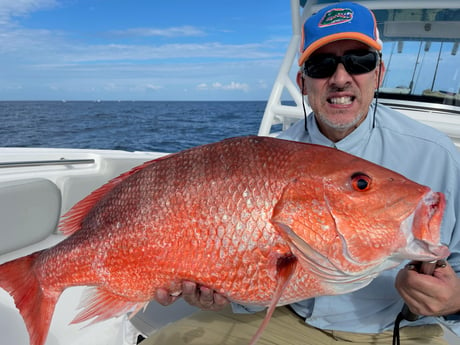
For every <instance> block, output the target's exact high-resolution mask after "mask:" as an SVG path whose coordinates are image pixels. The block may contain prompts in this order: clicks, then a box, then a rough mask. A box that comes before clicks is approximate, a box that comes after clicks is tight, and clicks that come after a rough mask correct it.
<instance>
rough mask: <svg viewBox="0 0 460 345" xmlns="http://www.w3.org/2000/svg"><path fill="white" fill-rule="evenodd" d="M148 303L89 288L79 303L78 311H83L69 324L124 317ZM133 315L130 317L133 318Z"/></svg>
mask: <svg viewBox="0 0 460 345" xmlns="http://www.w3.org/2000/svg"><path fill="white" fill-rule="evenodd" d="M147 303H148V302H139V301H132V300H129V299H128V298H127V297H123V296H120V295H115V294H113V293H111V292H110V291H107V290H104V289H98V288H91V289H89V291H88V292H85V295H84V297H83V299H82V301H81V302H80V306H79V308H80V309H83V310H82V311H81V312H80V313H79V314H78V315H77V316H76V317H75V318H74V319H73V320H72V322H71V324H75V323H80V322H83V321H88V320H91V319H93V320H92V322H91V323H90V324H89V325H91V324H93V323H96V322H100V321H104V320H107V319H110V318H112V317H117V316H121V315H124V314H126V313H128V312H130V311H134V313H137V312H138V311H140V310H141V309H142V308H143V307H144V306H145V305H146V304H147ZM133 316H134V315H131V317H133Z"/></svg>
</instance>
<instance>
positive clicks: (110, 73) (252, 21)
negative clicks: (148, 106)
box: [0, 0, 292, 100]
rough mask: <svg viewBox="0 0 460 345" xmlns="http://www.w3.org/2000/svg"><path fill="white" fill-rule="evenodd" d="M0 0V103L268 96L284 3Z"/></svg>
mask: <svg viewBox="0 0 460 345" xmlns="http://www.w3.org/2000/svg"><path fill="white" fill-rule="evenodd" d="M260 4H261V1H256V0H220V1H210V0H195V1H189V0H165V1H160V0H0V80H1V83H0V100H266V99H267V98H268V96H269V94H270V91H271V86H272V84H273V81H274V79H275V78H276V75H277V73H278V70H279V67H280V64H281V60H282V58H283V56H284V53H285V51H286V48H287V45H288V43H289V39H290V37H291V33H292V31H291V14H290V7H289V1H287V0H266V1H264V5H263V6H261V5H260Z"/></svg>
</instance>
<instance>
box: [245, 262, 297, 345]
mask: <svg viewBox="0 0 460 345" xmlns="http://www.w3.org/2000/svg"><path fill="white" fill-rule="evenodd" d="M296 267H297V258H296V257H295V256H294V255H292V254H287V255H285V256H282V257H280V258H279V259H278V262H277V267H276V268H277V281H278V284H277V286H276V290H275V293H274V294H273V298H272V301H271V302H270V305H269V306H268V309H267V314H266V315H265V318H264V319H263V321H262V323H261V324H260V326H259V329H258V330H257V332H256V334H254V336H253V337H252V339H251V341H250V343H249V345H255V344H256V343H257V341H258V340H259V339H260V337H261V336H262V333H263V331H264V330H265V328H266V327H267V326H268V323H269V322H270V319H271V317H272V315H273V312H274V311H275V309H276V307H277V306H278V303H279V300H280V299H281V296H282V295H283V292H284V290H285V288H286V286H287V284H288V283H289V281H290V279H291V277H292V275H293V274H294V272H295V269H296Z"/></svg>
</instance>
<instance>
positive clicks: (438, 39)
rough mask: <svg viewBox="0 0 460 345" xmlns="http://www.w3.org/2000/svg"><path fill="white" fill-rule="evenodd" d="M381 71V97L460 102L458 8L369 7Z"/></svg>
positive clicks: (459, 22)
mask: <svg viewBox="0 0 460 345" xmlns="http://www.w3.org/2000/svg"><path fill="white" fill-rule="evenodd" d="M374 13H375V16H376V19H377V22H378V26H379V31H380V36H381V38H382V41H383V42H384V45H383V60H384V62H385V66H386V73H385V77H384V79H383V84H382V88H381V89H380V95H381V97H384V98H385V97H391V98H401V99H408V100H418V101H426V102H435V103H442V104H450V105H460V96H459V88H460V71H459V69H460V56H459V54H458V45H459V37H460V10H458V9H403V10H402V9H397V10H374Z"/></svg>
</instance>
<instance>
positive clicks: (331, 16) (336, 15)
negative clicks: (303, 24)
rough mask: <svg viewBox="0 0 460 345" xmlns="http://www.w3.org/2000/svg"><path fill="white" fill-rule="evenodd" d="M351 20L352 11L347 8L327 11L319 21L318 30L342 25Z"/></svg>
mask: <svg viewBox="0 0 460 345" xmlns="http://www.w3.org/2000/svg"><path fill="white" fill-rule="evenodd" d="M352 19H353V11H352V10H351V9H349V8H333V9H330V10H329V11H327V12H326V13H325V14H324V16H323V18H322V19H321V20H320V21H319V24H318V26H319V27H320V28H323V27H327V26H331V25H336V24H343V23H347V22H349V21H351V20H352Z"/></svg>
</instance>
